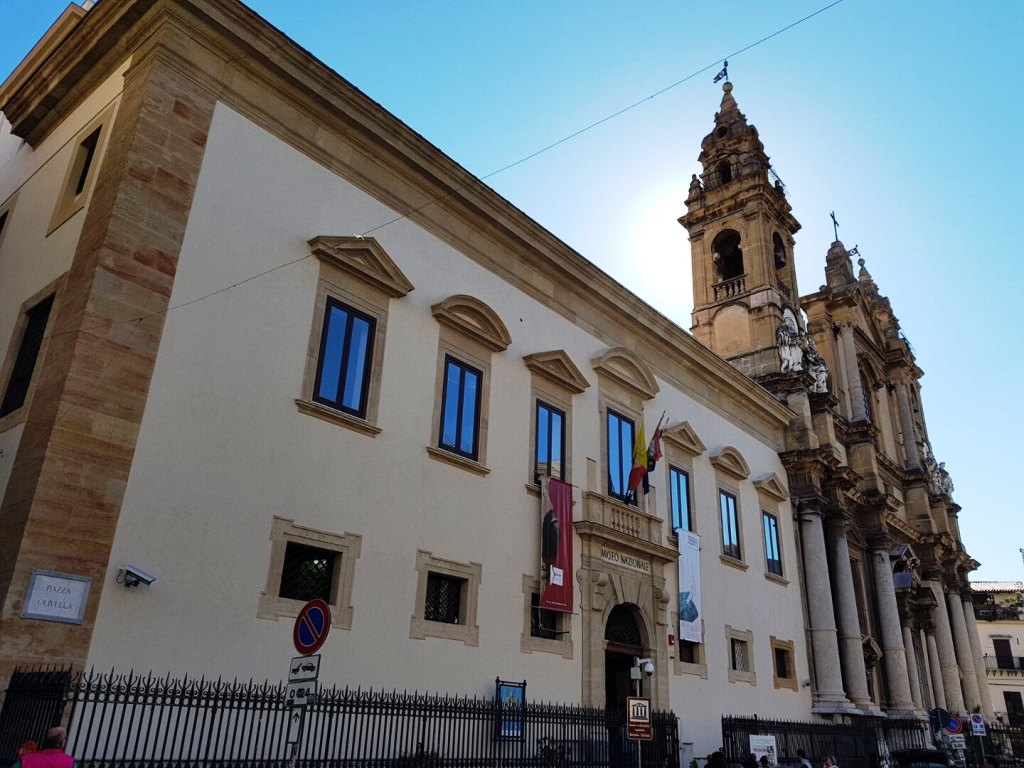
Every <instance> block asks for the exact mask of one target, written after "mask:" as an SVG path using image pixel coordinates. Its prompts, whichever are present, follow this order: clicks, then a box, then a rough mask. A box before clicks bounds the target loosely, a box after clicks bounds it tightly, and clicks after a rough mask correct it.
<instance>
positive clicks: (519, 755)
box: [0, 673, 679, 768]
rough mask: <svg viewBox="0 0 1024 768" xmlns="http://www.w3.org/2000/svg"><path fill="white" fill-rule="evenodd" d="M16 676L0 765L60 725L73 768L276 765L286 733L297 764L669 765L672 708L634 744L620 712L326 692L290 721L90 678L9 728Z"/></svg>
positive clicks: (254, 703) (278, 697) (232, 699)
mask: <svg viewBox="0 0 1024 768" xmlns="http://www.w3.org/2000/svg"><path fill="white" fill-rule="evenodd" d="M15 674H16V675H18V674H20V673H15ZM64 674H65V675H67V673H64ZM19 680H22V682H21V683H19V685H21V689H19V691H20V693H19V691H15V690H14V689H13V687H12V688H10V689H9V690H8V694H7V702H6V703H5V706H4V710H3V715H2V716H0V735H2V736H3V740H2V741H0V747H2V750H0V767H5V766H7V765H9V764H10V763H11V762H12V761H13V759H14V756H15V753H16V750H17V744H19V743H20V742H21V740H24V739H27V738H33V739H36V740H39V739H40V738H41V736H42V734H43V733H44V732H45V730H46V728H47V727H49V726H50V725H52V724H53V723H54V722H58V721H61V720H62V718H63V722H64V723H65V724H66V725H67V727H68V751H69V752H70V753H71V754H73V755H74V756H75V758H76V761H77V766H78V768H106V767H107V766H115V765H117V766H146V767H147V768H179V767H180V768H207V767H212V766H217V767H218V768H219V767H221V766H235V765H238V766H247V767H251V768H277V767H279V766H280V767H281V768H283V767H284V766H286V765H288V764H289V762H290V760H291V758H292V755H293V753H292V746H291V744H290V738H289V732H290V729H291V732H292V733H293V734H296V735H297V749H296V751H295V753H294V755H295V759H296V763H295V764H296V765H297V766H299V767H300V768H302V767H305V766H330V768H349V767H351V768H356V767H357V766H358V767H359V768H456V767H458V768H463V767H465V768H469V767H470V766H472V767H473V768H477V767H478V766H479V767H480V768H571V767H572V766H595V768H602V767H606V768H628V767H629V766H634V765H636V764H637V758H638V757H639V758H640V759H641V761H642V764H643V766H644V767H645V768H678V750H679V740H678V724H677V720H676V718H675V716H674V715H673V714H672V713H671V712H662V713H654V715H653V718H652V725H653V734H654V738H653V740H652V741H649V742H635V741H630V740H628V739H627V738H626V729H625V722H624V718H625V714H624V713H614V712H606V711H605V710H600V709H591V708H587V707H581V706H575V705H557V704H534V703H530V702H529V701H527V702H526V703H525V704H524V705H523V706H522V707H514V706H508V705H503V704H500V703H498V702H497V701H496V700H495V699H494V698H488V697H460V696H446V695H425V694H410V693H406V692H397V691H392V692H390V693H389V692H384V691H369V690H361V689H359V690H353V689H350V688H326V689H322V690H321V691H320V693H319V695H317V697H316V698H315V700H314V701H313V702H312V703H310V704H309V705H308V706H306V707H304V708H303V710H302V712H303V713H302V715H301V725H296V724H292V723H291V720H292V718H293V717H294V716H295V713H296V710H294V709H289V708H288V707H287V706H286V704H285V694H286V687H285V686H284V685H283V684H271V683H263V684H257V683H252V682H248V683H240V682H223V681H219V680H218V681H209V680H203V679H200V680H194V679H192V680H190V679H181V680H178V679H174V678H170V677H163V678H160V677H153V676H139V675H134V674H128V675H118V674H113V673H111V674H91V673H90V674H79V675H67V679H66V680H65V683H64V685H63V686H61V687H60V688H59V690H58V692H57V693H58V695H57V696H54V695H53V693H54V691H53V685H51V686H50V688H49V689H48V690H47V695H48V696H49V698H48V699H47V701H49V702H51V705H52V706H51V709H49V710H46V711H45V717H38V718H36V719H35V722H34V724H33V725H31V727H27V725H26V724H27V723H28V721H27V720H26V718H21V719H20V720H18V719H15V720H11V722H10V723H9V722H8V717H9V714H8V704H10V703H11V702H12V701H13V702H14V704H13V705H12V706H13V707H15V709H17V708H18V707H21V706H22V705H21V704H18V701H27V698H26V697H25V695H24V694H27V693H30V691H29V690H28V689H29V688H31V685H30V682H31V681H29V680H28V679H27V678H25V679H21V678H19ZM13 682H14V681H13V679H12V686H13ZM37 682H38V681H37ZM50 682H51V683H52V682H53V681H50ZM12 694H13V695H12ZM53 707H56V710H54V708H53ZM13 711H15V710H12V712H13ZM17 711H21V710H20V709H18V710H17ZM16 723H20V725H19V726H18V727H15V724H16ZM8 733H9V734H10V736H9V737H8V736H6V734H8ZM638 745H641V746H639V748H640V749H641V750H642V752H641V754H640V755H637V749H638Z"/></svg>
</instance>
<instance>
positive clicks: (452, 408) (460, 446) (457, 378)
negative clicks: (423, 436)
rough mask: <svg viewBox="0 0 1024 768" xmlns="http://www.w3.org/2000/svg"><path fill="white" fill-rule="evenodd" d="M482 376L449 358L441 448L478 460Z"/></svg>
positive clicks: (442, 408) (442, 410)
mask: <svg viewBox="0 0 1024 768" xmlns="http://www.w3.org/2000/svg"><path fill="white" fill-rule="evenodd" d="M482 376H483V374H482V373H481V372H480V371H478V370H477V369H475V368H473V367H472V366H470V365H468V364H467V363H463V362H462V361H461V360H457V359H456V358H454V357H452V356H451V355H449V356H448V357H447V358H446V359H445V363H444V390H443V392H442V394H441V434H440V437H439V438H438V443H437V445H438V447H439V448H443V449H444V450H446V451H451V452H452V453H457V454H459V455H460V456H465V457H466V458H467V459H473V460H474V461H475V460H476V457H477V437H478V433H479V429H480V383H481V378H482Z"/></svg>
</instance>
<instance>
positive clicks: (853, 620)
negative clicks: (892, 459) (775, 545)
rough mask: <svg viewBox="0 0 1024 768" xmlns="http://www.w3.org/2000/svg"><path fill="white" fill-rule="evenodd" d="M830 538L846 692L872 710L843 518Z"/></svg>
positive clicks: (832, 525)
mask: <svg viewBox="0 0 1024 768" xmlns="http://www.w3.org/2000/svg"><path fill="white" fill-rule="evenodd" d="M828 540H829V548H830V550H831V553H832V568H831V576H832V582H833V583H834V584H835V595H836V598H837V599H838V604H837V605H836V606H835V614H836V619H837V620H838V625H839V653H840V657H841V659H842V665H843V667H842V668H843V680H844V681H845V684H846V695H847V696H849V698H850V701H851V702H853V705H854V706H855V707H857V708H858V709H863V710H870V709H871V708H872V704H871V695H870V694H869V693H868V676H867V672H866V670H865V668H864V647H863V645H862V644H861V628H860V619H859V617H858V616H857V593H856V590H855V589H854V586H853V572H852V571H851V570H850V547H849V543H848V542H847V539H846V525H845V523H844V522H843V521H840V520H836V521H832V522H830V524H829V526H828Z"/></svg>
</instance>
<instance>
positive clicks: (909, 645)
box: [903, 624, 924, 709]
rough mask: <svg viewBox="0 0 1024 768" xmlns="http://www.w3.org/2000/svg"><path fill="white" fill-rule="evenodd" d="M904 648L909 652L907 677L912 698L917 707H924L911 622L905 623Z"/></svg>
mask: <svg viewBox="0 0 1024 768" xmlns="http://www.w3.org/2000/svg"><path fill="white" fill-rule="evenodd" d="M903 650H904V651H906V654H907V677H908V679H909V680H910V698H911V700H912V701H913V702H914V706H915V707H916V708H917V709H924V698H923V697H922V696H921V678H920V677H919V675H918V667H917V649H916V648H915V647H914V630H913V629H911V627H910V625H909V624H904V625H903Z"/></svg>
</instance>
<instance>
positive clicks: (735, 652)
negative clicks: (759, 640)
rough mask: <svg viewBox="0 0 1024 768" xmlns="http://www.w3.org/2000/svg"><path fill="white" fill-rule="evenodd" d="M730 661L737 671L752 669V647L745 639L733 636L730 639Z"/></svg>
mask: <svg viewBox="0 0 1024 768" xmlns="http://www.w3.org/2000/svg"><path fill="white" fill-rule="evenodd" d="M729 647H730V656H729V657H730V661H731V663H732V667H731V668H732V669H733V670H734V671H736V672H749V671H750V649H749V648H748V646H747V643H746V641H745V640H737V639H736V638H733V639H732V640H730V641H729Z"/></svg>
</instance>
